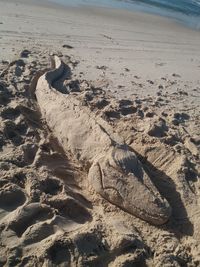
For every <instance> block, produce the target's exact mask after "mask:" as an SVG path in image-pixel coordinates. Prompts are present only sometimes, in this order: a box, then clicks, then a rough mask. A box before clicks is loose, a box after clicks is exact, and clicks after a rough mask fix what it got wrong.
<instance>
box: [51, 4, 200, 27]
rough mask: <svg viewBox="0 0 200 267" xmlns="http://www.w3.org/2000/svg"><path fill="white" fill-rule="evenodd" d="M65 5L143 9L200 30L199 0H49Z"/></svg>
mask: <svg viewBox="0 0 200 267" xmlns="http://www.w3.org/2000/svg"><path fill="white" fill-rule="evenodd" d="M49 1H51V2H57V3H60V4H66V5H73V6H78V5H93V6H100V7H112V8H122V9H128V10H136V11H143V12H147V13H151V14H157V15H160V16H165V17H169V18H172V19H174V20H176V21H178V22H181V23H184V24H185V25H187V26H189V27H192V28H195V29H198V30H200V0H49Z"/></svg>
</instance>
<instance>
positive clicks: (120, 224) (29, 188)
mask: <svg viewBox="0 0 200 267" xmlns="http://www.w3.org/2000/svg"><path fill="white" fill-rule="evenodd" d="M36 3H37V5H36ZM199 44H200V34H199V32H198V31H194V30H192V29H187V28H185V27H183V26H182V25H178V24H175V23H174V22H172V21H170V20H168V19H164V18H160V17H156V16H152V15H144V14H140V13H131V12H128V11H119V10H111V9H110V10H104V9H102V8H99V9H97V8H92V7H90V8H89V7H88V8H72V7H70V8H63V7H59V6H55V5H53V4H48V5H47V4H43V5H41V3H39V1H38V2H37V1H22V0H20V1H17V3H15V1H13V2H12V1H9V2H8V1H6V0H0V59H1V63H0V149H1V154H0V220H1V222H0V234H1V235H0V266H43V267H45V266H109V267H115V266H118V267H121V266H160V267H161V266H164V267H165V266H166V267H167V266H199V265H200V210H199V205H200V197H199V193H200V184H199V171H200V160H199V146H200V136H199V132H200V119H199V118H200V117H199V115H200V108H199V96H200V79H199V71H200V50H199ZM25 49H26V50H25ZM52 54H57V55H58V56H59V57H60V58H61V59H62V60H63V61H64V62H65V63H66V68H67V69H68V72H69V73H70V75H68V76H67V77H65V79H63V78H62V77H60V78H61V79H60V80H58V81H57V82H56V83H55V84H54V86H55V87H56V88H58V89H59V90H60V91H62V93H63V92H65V93H69V95H68V94H67V95H65V97H67V96H70V97H71V99H72V102H73V101H76V100H73V99H76V98H77V97H78V99H79V100H78V101H79V102H80V103H81V104H79V105H80V106H84V107H87V110H88V112H89V114H91V115H90V116H91V117H92V118H94V119H95V118H97V117H98V118H99V119H101V120H102V121H103V123H105V124H106V125H108V126H106V127H108V128H109V129H111V130H109V133H108V135H109V136H110V137H112V136H113V134H116V135H117V136H119V137H120V138H121V139H123V140H124V142H125V143H126V144H127V145H128V146H129V148H130V149H132V151H134V152H135V153H136V155H137V157H138V159H139V160H140V162H141V163H142V166H143V169H144V170H145V172H146V173H147V175H148V177H150V179H151V181H152V183H153V184H154V185H155V186H156V188H157V190H158V191H159V192H160V194H161V195H162V196H163V198H165V199H166V200H167V201H168V203H169V204H170V206H171V209H172V214H171V216H170V218H169V220H168V222H167V223H165V224H164V225H162V226H154V225H152V224H150V223H149V222H145V221H143V220H141V219H139V218H138V217H135V216H134V215H132V214H129V213H127V212H126V211H123V210H122V209H121V208H119V207H117V206H120V205H117V206H116V205H113V204H110V202H109V201H108V200H109V197H105V195H104V194H101V195H103V196H101V195H99V194H98V192H97V190H94V189H95V188H94V186H92V182H91V177H90V179H88V172H89V169H90V167H91V161H90V160H88V161H87V162H86V163H85V161H83V160H82V158H84V157H86V158H89V159H90V155H91V154H92V153H93V151H95V153H96V150H95V149H94V147H92V146H91V144H90V143H87V146H84V144H85V140H84V138H83V137H84V134H83V135H82V137H81V134H80V133H82V132H84V122H83V123H82V124H81V128H80V130H81V131H80V132H78V133H77V130H76V131H74V128H75V129H76V127H69V128H68V129H66V131H67V134H66V136H72V137H73V138H74V136H76V137H77V138H78V139H77V138H74V139H73V140H78V141H77V143H74V144H73V145H70V143H69V145H68V143H66V144H67V145H66V146H63V145H62V138H61V139H59V134H60V133H59V131H57V130H55V127H54V125H56V123H58V125H59V122H60V123H63V121H64V120H67V118H64V120H63V121H58V122H56V120H55V114H53V111H52V112H49V109H48V112H47V113H45V112H42V114H41V111H42V109H43V104H41V103H44V102H45V101H44V102H41V101H40V99H39V100H38V99H36V95H37V93H36V95H35V89H36V84H37V79H38V77H39V76H40V75H41V74H43V73H44V71H45V70H47V69H48V68H49V67H50V61H49V55H52ZM63 90H64V91H63ZM60 94H61V93H60ZM61 95H62V94H61ZM46 101H47V102H46V103H44V107H48V106H49V100H48V98H47V100H46ZM56 103H58V102H56V101H55V103H54V105H55V107H56ZM79 105H78V106H79ZM62 108H63V107H62ZM65 108H66V110H67V113H66V114H70V112H72V111H71V109H69V108H68V107H67V106H66V105H65V106H64V109H65ZM44 110H45V108H44ZM56 110H58V109H57V107H56ZM77 110H78V111H77V112H79V111H80V114H82V113H81V111H82V110H83V109H82V108H80V109H79V108H78V107H77ZM45 114H46V115H45ZM59 116H60V115H59V113H58V116H57V118H58V119H59ZM80 116H82V115H80ZM52 118H53V119H52ZM70 118H71V120H72V118H73V115H72V116H71V117H70ZM52 121H53V122H54V123H53V122H52ZM67 123H68V124H67ZM67 123H66V125H69V121H67ZM86 125H88V122H87V124H86ZM72 126H73V124H72ZM63 127H64V126H63ZM86 132H87V136H88V135H90V130H88V128H87V129H86ZM62 135H63V132H62ZM93 136H94V134H93V132H92V131H91V141H92V142H93V138H94V137H93ZM102 136H103V135H102ZM102 136H101V134H99V138H100V139H101V138H102V140H103V137H102ZM64 138H66V137H65V136H64ZM81 138H82V139H81ZM102 142H103V141H102ZM82 146H84V148H85V151H87V153H86V156H85V155H84V154H83V149H82ZM89 146H91V148H90V147H89ZM66 147H69V151H68V149H66ZM74 147H75V148H76V151H75V150H74V149H73V148H74ZM78 149H79V153H75V152H77V151H78ZM74 151H75V152H74ZM90 152H91V154H90ZM105 166H107V165H106V164H105ZM89 176H91V175H89ZM140 192H141V194H142V193H143V191H142V190H141V191H140ZM140 192H139V193H140ZM137 193H138V192H137ZM140 197H141V196H140ZM112 199H113V198H112ZM117 201H118V197H115V200H114V201H111V202H114V204H116V202H117ZM144 203H145V200H144ZM133 204H135V202H134V203H133ZM142 205H143V203H142V204H141V206H142ZM144 206H145V204H144V205H143V207H144ZM122 208H123V207H122Z"/></svg>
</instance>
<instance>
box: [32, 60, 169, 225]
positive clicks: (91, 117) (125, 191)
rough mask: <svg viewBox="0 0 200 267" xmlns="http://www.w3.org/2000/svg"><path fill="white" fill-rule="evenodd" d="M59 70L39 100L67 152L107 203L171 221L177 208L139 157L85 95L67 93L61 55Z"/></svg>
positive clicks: (40, 85)
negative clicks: (60, 83)
mask: <svg viewBox="0 0 200 267" xmlns="http://www.w3.org/2000/svg"><path fill="white" fill-rule="evenodd" d="M53 65H54V66H53V68H52V70H50V71H47V72H45V74H43V75H42V76H41V77H40V78H39V79H38V82H37V86H36V91H35V94H36V98H37V102H38V105H39V107H40V110H41V113H42V116H43V118H44V119H45V120H46V123H47V125H48V127H49V128H50V130H51V131H52V132H53V134H54V136H55V137H56V138H57V139H58V141H59V143H60V145H61V146H62V147H63V149H64V151H66V152H71V153H72V155H73V156H74V157H75V158H76V159H77V160H78V161H79V162H80V163H81V164H83V166H84V167H85V168H87V169H88V179H89V181H90V184H91V185H92V187H93V188H94V189H95V191H96V192H97V193H99V194H100V195H101V196H102V197H103V198H105V199H106V200H108V201H109V202H111V203H112V204H114V205H117V206H118V207H120V208H121V209H123V210H125V211H127V212H129V213H131V214H133V215H135V216H137V217H139V218H141V219H143V220H145V221H148V222H149V223H151V224H154V225H162V224H164V223H166V222H167V220H168V219H169V217H170V214H171V207H170V205H169V203H168V202H167V200H166V199H164V198H163V197H162V196H161V195H160V193H159V192H158V190H157V188H156V187H155V186H154V184H153V183H152V181H151V179H150V177H149V176H148V175H147V173H146V172H145V170H144V169H143V166H142V164H141V162H140V161H139V160H138V158H137V156H136V154H135V153H134V152H133V151H132V150H131V149H130V148H129V147H128V146H127V145H126V144H125V143H124V141H123V140H122V139H121V138H120V136H118V134H117V133H115V132H114V131H113V129H112V128H111V126H110V125H109V124H108V123H107V122H106V121H105V120H103V119H102V118H101V117H100V116H98V115H97V114H95V113H94V112H92V111H91V110H90V109H89V108H88V107H87V106H86V105H84V103H83V101H81V100H80V94H81V93H80V92H79V93H68V94H66V93H62V92H61V90H59V88H58V85H55V84H56V82H57V81H58V80H60V79H61V78H62V76H63V75H64V74H66V65H65V64H64V63H63V62H62V61H61V60H60V59H59V58H58V57H57V56H55V57H54V59H53Z"/></svg>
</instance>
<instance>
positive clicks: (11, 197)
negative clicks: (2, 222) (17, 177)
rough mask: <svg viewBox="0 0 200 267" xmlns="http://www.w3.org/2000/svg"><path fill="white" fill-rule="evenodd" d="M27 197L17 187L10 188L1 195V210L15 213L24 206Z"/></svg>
mask: <svg viewBox="0 0 200 267" xmlns="http://www.w3.org/2000/svg"><path fill="white" fill-rule="evenodd" d="M25 201H26V197H25V195H24V193H23V192H22V191H21V190H20V189H19V188H17V186H14V185H13V186H10V187H9V188H6V189H5V190H3V189H2V191H1V193H0V209H3V210H5V211H13V210H15V209H16V208H17V207H19V206H21V205H23V204H24V202H25Z"/></svg>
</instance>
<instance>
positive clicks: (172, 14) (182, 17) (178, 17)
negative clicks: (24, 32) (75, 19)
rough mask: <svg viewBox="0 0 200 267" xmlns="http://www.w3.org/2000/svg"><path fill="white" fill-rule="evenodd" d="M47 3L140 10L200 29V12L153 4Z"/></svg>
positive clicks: (60, 0)
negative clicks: (166, 7)
mask: <svg viewBox="0 0 200 267" xmlns="http://www.w3.org/2000/svg"><path fill="white" fill-rule="evenodd" d="M44 1H46V3H47V2H48V3H52V4H53V3H54V4H57V5H61V6H63V7H70V6H71V7H78V8H79V7H83V8H84V7H85V8H87V7H93V8H104V9H107V8H108V9H111V10H112V9H117V10H125V11H130V12H136V13H137V12H138V13H141V14H144V15H145V14H146V15H148V14H149V15H153V16H158V17H161V18H167V19H170V20H172V21H173V22H175V23H178V24H181V25H184V27H187V28H190V29H194V30H197V31H200V22H199V20H200V14H199V16H197V15H191V14H190V15H188V14H184V13H183V12H177V11H175V10H174V11H173V10H169V9H164V8H163V9H162V8H161V7H155V6H151V5H148V4H145V3H140V4H137V3H134V2H133V3H128V2H123V1H122V2H115V1H113V2H109V3H107V2H106V3H104V2H103V3H84V2H82V1H81V0H80V1H76V3H71V2H67V1H66V2H63V1H62V0H44Z"/></svg>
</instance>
